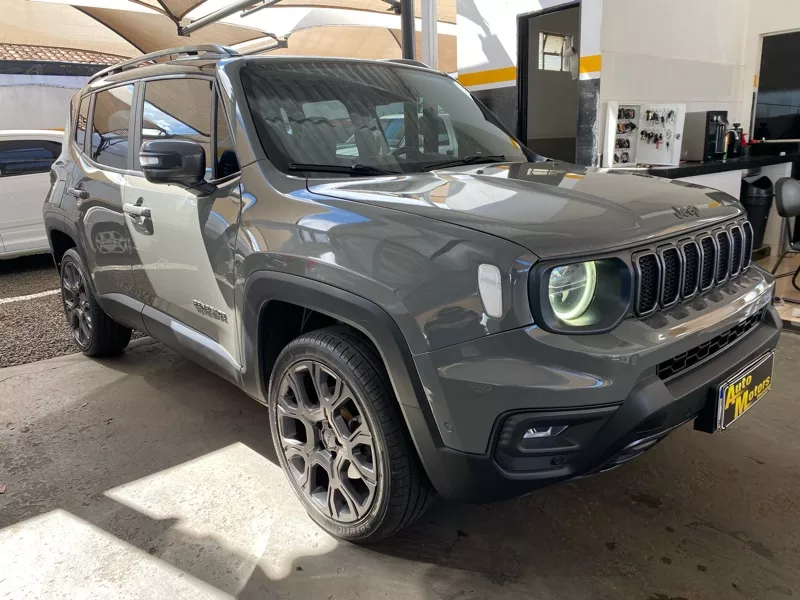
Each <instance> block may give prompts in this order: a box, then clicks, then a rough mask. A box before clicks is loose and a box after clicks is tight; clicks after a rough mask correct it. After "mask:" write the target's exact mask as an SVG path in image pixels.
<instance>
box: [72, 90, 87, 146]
mask: <svg viewBox="0 0 800 600" xmlns="http://www.w3.org/2000/svg"><path fill="white" fill-rule="evenodd" d="M89 98H90V97H89V96H84V97H83V98H82V99H81V104H80V107H79V108H78V118H77V120H76V121H75V143H76V144H78V146H80V148H81V151H83V141H84V140H85V139H86V122H87V121H88V120H89Z"/></svg>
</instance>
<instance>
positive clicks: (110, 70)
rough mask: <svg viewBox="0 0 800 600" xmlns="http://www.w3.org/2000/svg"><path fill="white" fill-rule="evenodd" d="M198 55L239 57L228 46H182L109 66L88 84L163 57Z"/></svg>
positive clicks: (96, 74) (94, 76)
mask: <svg viewBox="0 0 800 600" xmlns="http://www.w3.org/2000/svg"><path fill="white" fill-rule="evenodd" d="M200 53H204V54H213V55H216V56H241V55H240V54H239V53H238V52H237V51H236V50H234V49H233V48H230V47H228V46H222V45H220V44H203V45H200V46H182V47H180V48H167V49H166V50H158V51H156V52H151V53H150V54H143V55H142V56H137V57H136V58H131V59H130V60H124V61H122V62H120V63H117V64H115V65H111V66H110V67H107V68H105V69H103V70H101V71H98V72H97V73H95V74H94V75H92V76H91V78H90V79H89V82H90V83H91V82H92V81H95V80H96V79H100V78H101V77H105V76H106V75H114V74H116V73H122V72H123V71H128V70H130V69H135V68H136V67H138V66H139V65H141V64H142V63H147V62H154V61H155V60H156V59H157V58H164V57H165V56H175V57H179V56H181V55H183V56H199V55H200Z"/></svg>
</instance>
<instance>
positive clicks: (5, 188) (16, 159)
mask: <svg viewBox="0 0 800 600" xmlns="http://www.w3.org/2000/svg"><path fill="white" fill-rule="evenodd" d="M60 152H61V144H60V143H58V142H57V141H54V140H48V139H14V140H8V139H7V140H0V234H2V236H3V244H4V248H5V251H6V252H8V253H14V254H16V253H25V252H30V251H36V250H46V249H47V248H48V244H47V234H46V233H45V229H44V220H43V218H42V205H43V204H44V199H45V197H46V196H47V193H48V191H49V190H50V167H51V166H52V165H53V162H55V160H56V158H58V155H59V154H60Z"/></svg>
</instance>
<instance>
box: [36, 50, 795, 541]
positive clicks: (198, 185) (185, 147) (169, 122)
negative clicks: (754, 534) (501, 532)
mask: <svg viewBox="0 0 800 600" xmlns="http://www.w3.org/2000/svg"><path fill="white" fill-rule="evenodd" d="M387 115H391V116H392V118H391V119H386V118H384V119H382V117H386V116H387ZM400 119H402V122H399V123H398V121H399V120H400ZM442 123H444V124H445V126H442ZM390 125H391V127H393V128H395V129H396V128H399V127H402V132H400V131H399V130H398V131H394V130H393V132H392V135H387V131H386V130H385V128H386V127H389V126H390ZM51 179H52V188H51V191H50V193H49V195H48V198H47V201H46V203H45V208H44V212H45V221H46V228H47V232H48V235H49V239H50V244H51V247H52V251H53V255H54V257H55V261H56V263H57V264H58V266H59V268H60V273H61V285H62V293H63V303H64V309H65V312H66V315H67V320H68V322H69V325H70V327H71V329H72V331H73V333H74V338H75V342H76V344H77V345H78V347H79V348H80V349H81V350H82V351H83V352H84V353H85V354H87V355H89V356H109V355H114V354H118V353H120V352H121V351H122V350H123V349H124V348H125V346H126V344H127V343H128V340H129V338H130V333H131V329H137V330H141V331H144V332H147V333H148V334H149V335H151V336H152V337H153V338H155V339H157V340H159V341H160V342H162V343H164V344H166V345H167V346H170V347H172V348H174V349H175V350H177V351H178V352H180V353H182V354H183V355H185V356H187V357H189V358H191V359H192V360H194V361H196V362H198V363H200V364H202V365H204V366H206V367H207V368H209V369H211V370H213V371H215V372H216V373H218V374H219V375H221V376H223V377H225V378H227V379H228V380H230V381H232V382H233V383H234V384H236V385H238V386H239V387H241V388H242V389H243V390H245V391H246V392H247V393H248V394H249V395H251V396H252V397H253V398H255V399H256V400H258V401H259V402H262V403H264V404H265V405H267V407H268V410H269V414H270V422H271V427H272V431H271V434H272V438H273V440H274V443H275V448H276V450H277V456H278V460H279V461H280V466H281V467H282V468H283V470H284V472H285V474H286V476H287V478H288V480H289V482H290V483H291V486H292V488H293V489H294V491H295V493H296V494H297V496H298V498H299V499H300V501H301V502H302V503H303V504H304V505H305V507H306V509H307V510H308V512H309V514H310V515H311V516H312V518H314V519H315V520H316V522H317V523H319V524H320V525H321V526H322V527H323V528H324V529H326V530H327V531H329V532H330V533H332V534H334V535H337V536H339V537H341V538H345V539H348V540H352V541H356V542H366V541H372V540H376V539H379V538H381V537H385V536H387V535H390V534H392V533H394V532H396V531H397V530H398V529H400V528H402V527H404V526H406V525H408V524H409V523H411V522H412V521H413V520H414V519H416V518H417V517H418V516H419V515H420V514H421V513H422V512H423V511H424V509H425V508H426V507H427V506H428V505H429V504H430V502H431V500H432V499H433V497H434V494H435V492H438V493H439V494H441V495H443V496H445V497H447V498H453V499H458V500H467V501H491V500H496V499H502V498H508V497H511V496H514V495H518V494H523V493H526V492H530V491H532V490H534V489H536V488H540V487H542V486H545V485H548V484H551V483H555V482H561V481H566V480H569V479H572V478H575V477H581V476H586V475H590V474H594V473H598V472H601V471H604V470H608V469H612V468H614V467H616V466H618V465H620V464H622V463H623V462H625V461H627V460H630V459H631V458H633V457H635V456H638V455H639V454H641V453H642V452H644V451H645V450H647V449H648V448H650V447H651V446H653V445H654V444H655V443H657V442H658V441H659V440H661V439H662V438H664V437H665V436H666V435H667V434H669V433H670V432H671V431H672V430H673V429H675V428H676V427H679V426H680V425H682V424H684V423H687V422H689V421H693V422H694V425H695V427H696V428H697V429H699V430H702V431H706V432H713V431H717V430H723V429H725V428H726V427H728V426H729V425H730V424H731V423H732V422H733V421H734V420H735V419H736V418H738V417H739V416H740V415H741V414H743V413H744V412H745V411H746V410H748V409H749V408H750V406H752V405H753V404H754V403H755V402H756V401H757V400H759V399H760V398H761V397H762V396H763V395H764V393H766V391H767V390H768V389H769V387H770V381H771V375H772V357H773V350H774V348H775V345H776V343H777V340H778V336H779V334H780V321H779V319H778V318H777V315H776V313H775V311H774V309H773V308H772V297H773V288H774V281H773V279H772V278H771V277H770V276H769V275H768V274H767V273H765V272H764V271H762V270H761V269H760V268H758V267H756V266H754V265H751V253H752V240H753V232H752V229H751V227H750V225H749V223H748V222H747V220H746V219H745V215H744V213H743V211H742V207H741V206H740V205H739V204H738V203H737V202H736V201H734V199H733V198H731V197H730V196H728V195H726V194H724V193H722V192H718V191H715V190H711V189H707V188H703V187H699V186H697V185H691V184H687V183H680V182H674V181H665V180H660V179H655V178H651V177H643V176H636V175H631V174H624V173H619V172H613V171H603V170H598V169H590V168H583V167H577V166H575V165H570V164H565V163H560V162H556V161H552V160H548V159H545V158H543V157H540V156H537V155H536V154H534V153H533V152H531V151H530V150H528V149H527V148H525V146H523V145H522V144H521V143H520V142H519V141H518V140H516V139H515V138H514V136H513V135H511V134H510V133H509V132H508V131H507V130H505V129H504V128H503V126H502V125H501V124H500V123H499V122H498V120H497V119H496V118H495V117H494V116H493V115H492V114H491V113H490V112H489V111H488V110H487V109H486V108H485V107H484V106H483V105H481V103H480V102H478V101H477V100H476V99H475V98H474V97H472V96H471V95H470V93H469V92H467V91H466V90H465V89H464V88H463V87H461V86H460V85H459V84H458V83H456V82H455V81H453V80H452V79H451V78H449V77H447V76H446V75H444V74H441V73H437V72H435V71H432V70H430V69H427V68H424V67H421V66H419V65H415V64H410V63H405V62H402V61H401V62H396V61H360V60H345V59H323V58H295V57H243V56H239V55H238V54H236V52H234V51H232V50H230V49H227V48H224V47H218V46H202V47H193V48H185V49H178V50H172V51H166V52H161V53H156V54H154V55H147V56H143V57H141V58H139V59H136V60H132V61H127V62H125V63H121V64H119V65H115V66H113V67H110V68H108V69H106V70H104V71H102V72H100V73H98V74H97V75H95V76H94V77H93V78H92V80H91V81H90V82H89V83H88V85H87V86H86V87H85V88H84V89H83V90H81V91H80V92H79V93H78V94H76V96H75V98H74V100H73V103H72V110H71V113H70V115H69V121H68V127H67V133H66V137H65V143H64V147H63V152H62V154H61V156H60V157H59V159H58V161H57V162H56V163H55V165H54V168H53V171H52V177H51Z"/></svg>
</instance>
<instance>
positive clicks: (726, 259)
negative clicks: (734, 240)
mask: <svg viewBox="0 0 800 600" xmlns="http://www.w3.org/2000/svg"><path fill="white" fill-rule="evenodd" d="M717 245H718V246H719V254H718V255H717V283H723V282H724V281H725V280H726V279H728V275H729V274H730V266H731V238H730V236H729V235H728V232H727V231H720V232H719V233H718V234H717Z"/></svg>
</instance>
